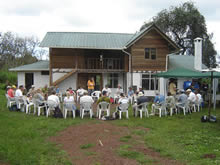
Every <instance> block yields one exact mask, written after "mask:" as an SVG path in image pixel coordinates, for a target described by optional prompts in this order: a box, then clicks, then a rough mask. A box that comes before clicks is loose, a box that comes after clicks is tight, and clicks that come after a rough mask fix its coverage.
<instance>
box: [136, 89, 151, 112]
mask: <svg viewBox="0 0 220 165" xmlns="http://www.w3.org/2000/svg"><path fill="white" fill-rule="evenodd" d="M146 102H148V98H147V96H144V94H143V92H139V93H138V97H137V102H136V104H134V105H133V115H134V116H135V111H136V109H137V107H138V106H139V105H140V104H142V103H146ZM140 108H141V107H140Z"/></svg>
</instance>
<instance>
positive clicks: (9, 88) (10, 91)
mask: <svg viewBox="0 0 220 165" xmlns="http://www.w3.org/2000/svg"><path fill="white" fill-rule="evenodd" d="M14 90H15V88H13V86H12V87H11V86H8V91H7V94H8V96H9V98H10V100H15V92H14Z"/></svg>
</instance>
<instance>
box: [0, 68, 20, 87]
mask: <svg viewBox="0 0 220 165" xmlns="http://www.w3.org/2000/svg"><path fill="white" fill-rule="evenodd" d="M16 82H17V74H16V73H14V72H8V71H1V72H0V83H2V84H5V85H14V84H16Z"/></svg>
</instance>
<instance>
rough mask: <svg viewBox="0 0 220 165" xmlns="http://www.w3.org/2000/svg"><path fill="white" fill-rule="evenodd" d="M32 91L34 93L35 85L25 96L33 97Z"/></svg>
mask: <svg viewBox="0 0 220 165" xmlns="http://www.w3.org/2000/svg"><path fill="white" fill-rule="evenodd" d="M34 91H35V85H32V86H31V88H30V89H29V91H28V93H27V94H28V95H30V96H33V95H34Z"/></svg>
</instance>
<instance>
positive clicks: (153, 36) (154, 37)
mask: <svg viewBox="0 0 220 165" xmlns="http://www.w3.org/2000/svg"><path fill="white" fill-rule="evenodd" d="M145 48H156V52H157V56H156V60H152V59H145ZM131 54H132V70H133V71H163V70H165V68H166V55H167V54H169V47H168V41H166V40H165V39H164V38H163V37H162V36H161V35H160V34H159V33H158V32H157V31H156V30H154V29H153V30H151V31H150V32H148V33H147V34H146V35H145V36H143V37H142V38H141V39H140V40H138V41H137V42H136V43H135V44H134V45H132V47H131Z"/></svg>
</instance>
